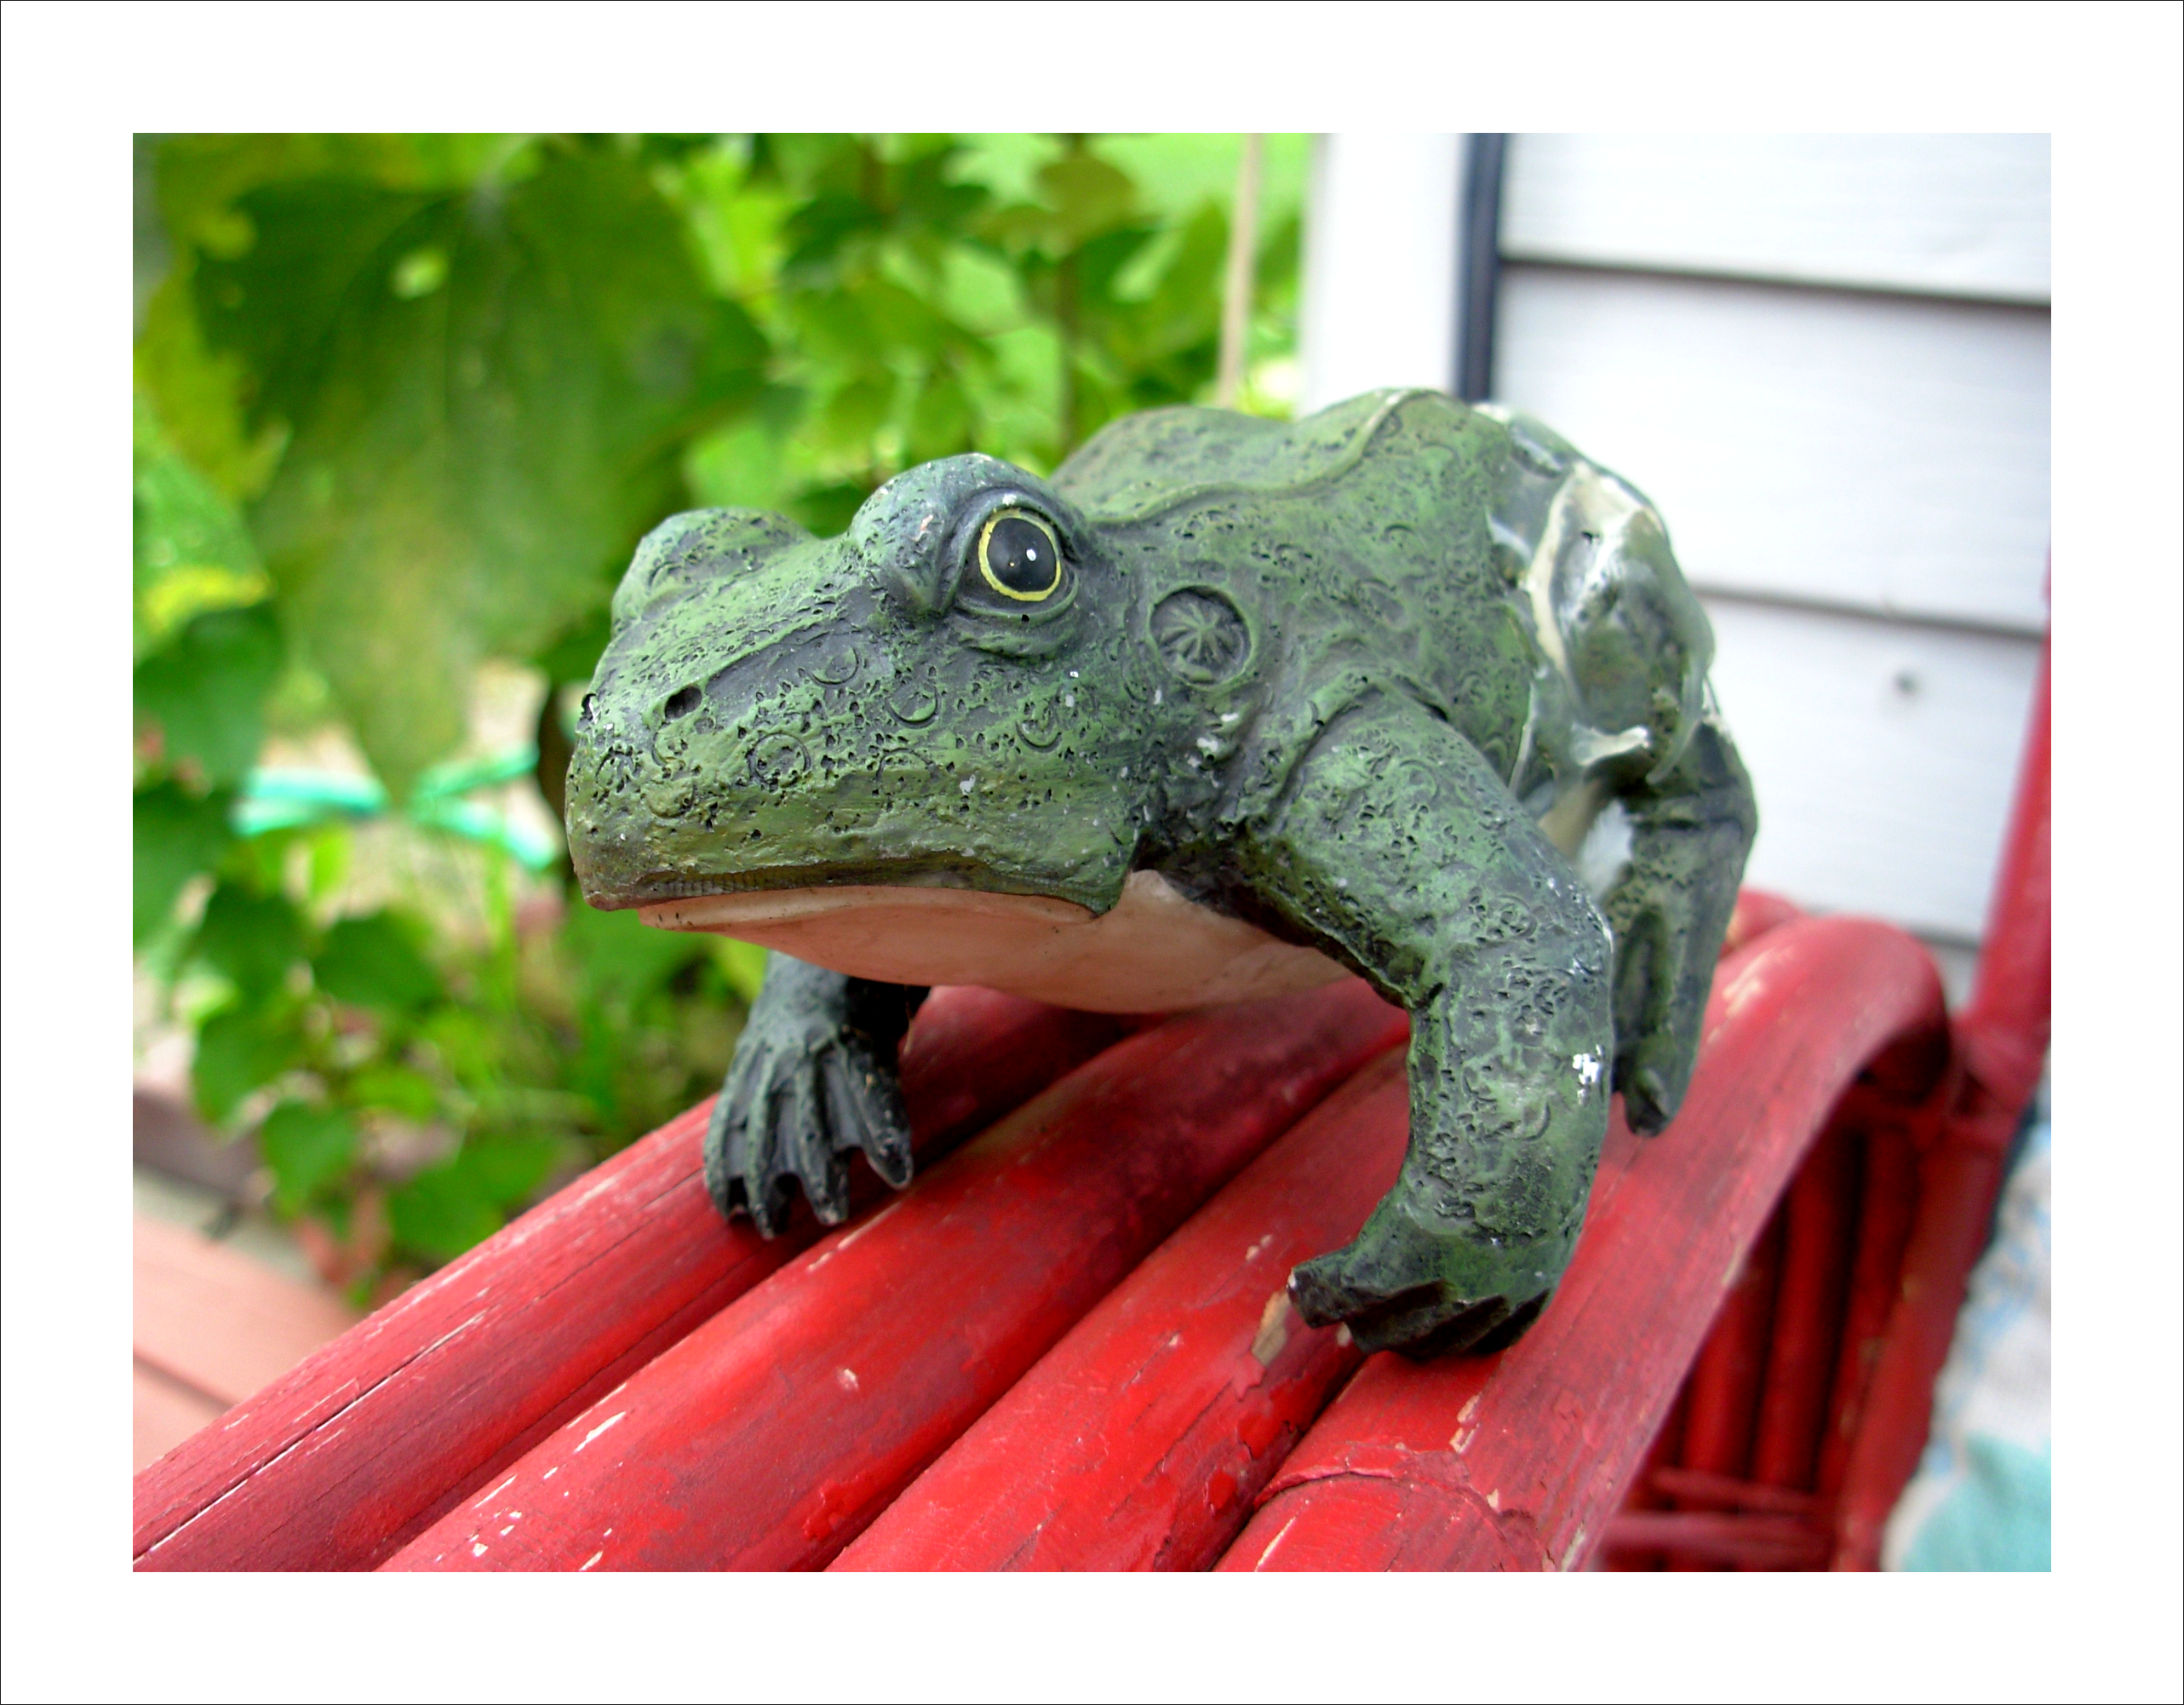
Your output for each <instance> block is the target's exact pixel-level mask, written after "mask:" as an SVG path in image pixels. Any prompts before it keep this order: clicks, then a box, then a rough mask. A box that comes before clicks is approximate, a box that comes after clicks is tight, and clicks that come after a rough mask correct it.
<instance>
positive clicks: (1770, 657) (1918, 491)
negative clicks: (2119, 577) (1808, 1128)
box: [1304, 135, 2049, 984]
mask: <svg viewBox="0 0 2184 1705" xmlns="http://www.w3.org/2000/svg"><path fill="white" fill-rule="evenodd" d="M1403 147H1407V149H1408V151H1409V152H1410V155H1411V156H1412V157H1413V158H1412V164H1410V165H1409V166H1408V167H1407V169H1406V170H1405V171H1404V172H1401V173H1398V172H1395V171H1390V170H1389V169H1386V167H1385V164H1384V160H1383V159H1382V158H1381V157H1385V156H1390V155H1393V154H1394V153H1396V152H1398V150H1399V149H1400V148H1403ZM1459 158H1460V139H1459V138H1456V137H1453V136H1441V137H1410V138H1387V137H1381V138H1376V139H1373V144H1372V146H1371V147H1370V148H1369V149H1367V148H1363V147H1361V146H1358V139H1354V138H1350V137H1330V138H1327V139H1325V141H1324V143H1323V146H1322V152H1321V158H1320V160H1319V162H1318V170H1317V173H1316V189H1317V191H1318V192H1319V193H1320V195H1321V198H1322V203H1321V205H1318V206H1316V207H1315V209H1314V210H1313V214H1312V217H1311V219H1310V221H1309V222H1308V237H1307V242H1308V248H1309V250H1310V251H1311V252H1310V253H1308V262H1307V268H1308V270H1307V301H1306V306H1305V316H1304V340H1305V373H1306V393H1307V394H1306V399H1305V400H1306V402H1307V404H1308V405H1318V404H1320V403H1324V402H1327V401H1333V400H1335V399H1337V398H1338V397H1339V396H1342V395H1346V394H1349V393H1352V392H1354V391H1356V390H1359V389H1363V388H1367V387H1368V386H1369V385H1372V384H1380V383H1401V382H1419V379H1420V377H1421V374H1422V372H1423V366H1422V363H1423V361H1424V359H1430V358H1437V359H1440V360H1441V361H1442V373H1443V376H1442V382H1444V383H1445V382H1446V369H1447V359H1448V356H1447V352H1448V351H1449V350H1450V348H1451V347H1453V344H1452V340H1453V304H1452V305H1451V306H1450V307H1447V308H1446V309H1444V310H1442V312H1440V313H1438V314H1434V315H1429V314H1428V313H1426V312H1425V311H1424V308H1423V307H1418V306H1407V305H1406V303H1405V301H1404V300H1403V298H1402V296H1401V295H1400V294H1399V292H1398V291H1397V290H1396V289H1395V288H1394V287H1393V286H1392V285H1391V284H1390V283H1388V282H1387V281H1385V280H1384V279H1376V278H1375V275H1374V273H1373V271H1372V269H1371V268H1369V267H1361V266H1358V265H1356V264H1350V265H1347V266H1344V265H1341V264H1330V263H1329V261H1328V260H1327V257H1326V256H1325V255H1322V254H1321V253H1319V252H1318V251H1319V250H1321V249H1323V248H1324V247H1325V246H1327V244H1329V243H1330V242H1331V240H1332V239H1333V238H1334V236H1335V235H1336V234H1337V233H1341V232H1346V231H1355V230H1356V229H1357V228H1358V227H1357V225H1356V223H1355V222H1350V223H1347V224H1346V222H1345V218H1344V207H1343V199H1344V197H1345V195H1347V196H1348V197H1349V198H1350V201H1351V203H1352V204H1353V207H1354V208H1356V209H1358V210H1362V209H1363V208H1364V207H1365V206H1366V205H1367V204H1369V208H1370V211H1369V215H1367V223H1369V224H1371V225H1373V226H1377V227H1380V228H1383V229H1385V228H1387V227H1390V226H1391V225H1392V226H1397V227H1404V229H1405V234H1404V235H1403V237H1402V238H1401V239H1399V240H1392V241H1390V242H1388V243H1387V244H1385V247H1386V249H1387V250H1388V252H1390V253H1396V254H1401V253H1408V252H1411V251H1413V250H1415V251H1418V252H1419V253H1424V252H1427V251H1435V252H1438V253H1440V254H1442V255H1447V256H1450V257H1453V255H1454V253H1455V246H1456V241H1457V230H1456V198H1455V197H1454V196H1453V194H1452V195H1447V196H1440V197H1438V198H1436V201H1435V202H1433V203H1423V198H1421V197H1419V195H1418V193H1417V192H1416V191H1415V190H1413V191H1411V192H1410V195H1411V199H1410V200H1409V201H1408V206H1409V207H1410V209H1411V210H1412V212H1411V215H1410V217H1409V219H1408V221H1407V226H1406V224H1405V221H1404V219H1403V215H1402V208H1401V206H1400V205H1399V204H1398V203H1399V201H1400V198H1401V195H1402V191H1401V188H1400V186H1401V185H1402V184H1403V183H1404V182H1405V181H1408V182H1411V183H1413V184H1419V185H1423V184H1424V183H1425V182H1427V181H1431V180H1432V177H1433V172H1432V169H1431V167H1430V165H1429V164H1426V163H1427V162H1429V161H1430V160H1435V159H1438V160H1439V161H1441V162H1442V166H1443V172H1442V176H1443V178H1444V179H1445V178H1446V177H1447V176H1448V175H1452V174H1453V169H1454V164H1455V162H1456V161H1457V160H1458V159H1459ZM2047 170H2048V150H2047V139H2046V138H2045V137H2044V136H2036V137H2021V136H1973V137H1949V136H1938V137H1937V136H1910V137H1902V136H1840V137H1836V136H1774V137H1739V136H1705V137H1677V136H1647V137H1608V136H1532V135H1520V136H1514V137H1511V138H1510V142H1509V147H1508V168H1507V175H1506V178H1505V186H1504V191H1503V202H1502V208H1503V219H1502V237H1501V244H1500V250H1501V255H1502V257H1503V273H1502V289H1501V297H1500V314H1499V328H1498V336H1497V340H1496V344H1497V355H1496V364H1495V382H1494V387H1493V391H1494V394H1495V396H1496V397H1498V398H1499V399H1501V400H1503V401H1505V402H1507V403H1509V404H1510V405H1513V406H1516V407H1518V408H1521V409H1524V410H1528V411H1530V412H1532V413H1533V414H1536V415H1538V416H1539V418H1541V419H1542V420H1544V421H1545V422H1548V423H1549V424H1550V425H1551V426H1552V427H1553V428H1555V429H1556V431H1558V432H1560V433H1563V434H1564V435H1566V436H1567V437H1568V438H1569V439H1571V440H1572V441H1573V442H1574V443H1575V444H1577V445H1579V447H1580V448H1581V449H1583V450H1584V451H1585V452H1586V453H1587V454H1588V455H1590V456H1595V457H1596V458H1598V459H1599V460H1600V461H1601V462H1603V463H1605V464H1606V465H1607V466H1608V467H1610V468H1614V469H1615V470H1616V471H1618V472H1619V473H1620V474H1624V475H1625V477H1627V478H1628V479H1631V481H1632V482H1633V483H1634V484H1636V485H1638V486H1639V487H1640V488H1641V489H1642V490H1643V491H1646V492H1647V493H1648V496H1650V497H1652V498H1653V499H1654V501H1655V502H1657V503H1658V504H1659V507H1660V509H1661V512H1662V514H1664V516H1665V518H1666V520H1667V521H1668V523H1669V525H1670V528H1671V532H1672V533H1673V536H1674V537H1675V541H1676V547H1677V556H1678V558H1679V560H1681V561H1682V564H1683V565H1684V568H1685V571H1686V572H1687V573H1688V575H1689V576H1690V578H1691V580H1692V583H1693V584H1694V586H1695V587H1697V588H1699V589H1700V595H1701V597H1702V599H1703V600H1705V603H1706V605H1707V607H1708V610H1709V611H1710V613H1711V616H1712V618H1713V622H1714V627H1715V634H1716V638H1717V645H1718V651H1717V664H1716V669H1715V680H1716V684H1717V689H1718V691H1719V693H1720V696H1721V699H1722V703H1723V710H1724V712H1725V714H1726V715H1727V718H1728V722H1729V726H1730V727H1731V728H1732V729H1733V730H1734V732H1735V735H1736V738H1737V741H1738V743H1739V745H1740V748H1741V749H1742V750H1743V752H1744V754H1745V759H1746V761H1747V762H1748V763H1749V765H1750V766H1751V771H1752V775H1753V779H1754V783H1755V785H1756V786H1757V789H1758V792H1759V797H1760V810H1761V817H1762V825H1763V826H1762V829H1761V834H1760V839H1759V842H1758V844H1757V847H1755V848H1754V849H1753V854H1752V860H1751V867H1750V872H1749V875H1750V880H1751V881H1753V882H1754V883H1756V884H1758V885H1760V886H1763V887H1771V888H1774V889H1775V890H1777V891H1779V892H1781V893H1786V894H1788V895H1790V896H1791V898H1795V899H1797V900H1798V901H1800V902H1801V903H1803V904H1807V905H1809V906H1813V907H1815V908H1817V909H1820V910H1846V911H1860V912H1866V913H1870V914H1874V915H1877V916H1883V917H1887V918H1889V919H1891V920H1893V921H1897V922H1899V923H1901V924H1904V925H1906V927H1910V928H1912V929H1914V930H1916V931H1917V932H1918V933H1921V934H1922V935H1924V936H1926V937H1927V938H1928V939H1929V940H1932V941H1934V942H1935V943H1936V944H1938V945H1942V946H1944V947H1950V946H1953V947H1955V948H1958V949H1961V948H1963V947H1965V946H1968V945H1969V944H1971V943H1972V942H1974V941H1975V939H1977V937H1978V935H1979V933H1980V931H1981V927H1982V922H1983V919H1984V916H1985V911H1986V901H1987V894H1988V889H1989V887H1990V885H1991V883H1992V878H1993V871H1994V866H1995V862H1996V858H1997V855H1998V852H1999V848H2000V843H2001V838H2002V834H2003V825H2004V823H2005V821H2006V818H2007V815H2008V811H2009V798H2010V788H2011V784H2012V781H2013V778H2014V777H2015V771H2016V766H2017V757H2018V752H2019V749H2020V746H2021V742H2022V739H2023V736H2024V719H2025V715H2026V709H2027V707H2028V703H2029V700H2030V695H2031V691H2032V681H2033V678H2034V673H2035V670H2036V669H2037V666H2038V647H2039V634H2040V633H2041V631H2042V629H2043V627H2044V622H2045V614H2044V610H2045V606H2044V599H2043V595H2042V591H2043V583H2044V575H2045V570H2046V556H2047V542H2048V533H2049V512H2048V446H2049V424H2048V417H2049V376H2048V374H2049V353H2048V351H2049V336H2048V313H2047V307H2046V298H2047V245H2048V236H2047V232H2048V224H2047ZM1327 203H1332V204H1333V205H1332V206H1329V205H1327ZM1354 240H1355V239H1354V238H1350V239H1347V240H1346V242H1345V246H1347V243H1348V241H1354ZM1406 315H1407V319H1406ZM1354 319H1363V320H1365V321H1367V322H1368V323H1369V324H1370V325H1371V327H1372V330H1371V333H1370V336H1369V338H1367V337H1366V336H1362V335H1360V334H1356V333H1349V334H1345V333H1344V332H1343V331H1341V330H1340V328H1343V327H1345V326H1348V325H1350V324H1351V322H1352V321H1353V320H1354ZM1406 325H1407V327H1408V331H1409V342H1408V343H1407V345H1405V344H1404V342H1403V337H1404V327H1405V326H1406ZM1396 347H1409V348H1411V349H1413V350H1415V351H1417V352H1418V355H1417V357H1416V358H1415V359H1413V360H1412V361H1410V362H1409V363H1408V364H1407V365H1404V364H1400V363H1398V362H1396V361H1395V360H1393V359H1388V358H1387V357H1386V356H1385V354H1384V353H1383V354H1382V356H1381V363H1382V365H1383V366H1384V367H1385V368H1386V369H1387V372H1386V376H1372V375H1373V373H1374V372H1375V371H1376V369H1375V368H1374V366H1373V351H1379V352H1387V351H1389V350H1391V349H1393V348H1396ZM1399 368H1400V370H1398V369H1399ZM1946 958H1947V959H1948V960H1949V961H1950V962H1952V963H1951V967H1950V968H1951V969H1952V971H1953V972H1954V973H1956V974H1955V975H1953V976H1952V982H1958V983H1959V984H1960V983H1961V981H1962V976H1963V969H1964V956H1963V954H1962V953H1961V951H1958V952H1951V953H1948V954H1947V955H1946Z"/></svg>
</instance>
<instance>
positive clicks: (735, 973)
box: [713, 935, 766, 1007]
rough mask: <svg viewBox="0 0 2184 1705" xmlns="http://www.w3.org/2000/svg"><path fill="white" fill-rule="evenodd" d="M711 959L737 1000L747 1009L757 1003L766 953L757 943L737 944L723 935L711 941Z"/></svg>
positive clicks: (744, 942)
mask: <svg viewBox="0 0 2184 1705" xmlns="http://www.w3.org/2000/svg"><path fill="white" fill-rule="evenodd" d="M713 957H714V963H716V964H718V965H719V967H720V974H721V975H722V976H723V977H724V978H725V979H727V983H728V986H729V987H730V988H731V990H734V991H735V993H736V996H737V999H739V1000H741V1001H742V1003H743V1004H744V1005H745V1006H747V1007H748V1006H749V1005H750V1004H751V1002H754V1001H755V1000H757V999H758V997H759V987H760V985H761V984H762V983H764V982H765V975H766V950H765V949H764V948H763V947H760V945H759V944H757V943H756V942H753V941H737V940H735V939H732V938H731V937H729V936H725V935H721V936H715V937H714V939H713Z"/></svg>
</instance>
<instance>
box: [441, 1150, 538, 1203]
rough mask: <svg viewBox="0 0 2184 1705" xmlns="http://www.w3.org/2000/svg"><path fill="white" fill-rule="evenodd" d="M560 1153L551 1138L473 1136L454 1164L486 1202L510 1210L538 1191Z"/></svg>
mask: <svg viewBox="0 0 2184 1705" xmlns="http://www.w3.org/2000/svg"><path fill="white" fill-rule="evenodd" d="M560 1153H561V1145H560V1144H559V1143H558V1142H556V1141H555V1140H553V1138H552V1137H543V1136H498V1137H473V1138H472V1139H471V1140H469V1141H467V1142H466V1143H465V1144H464V1145H462V1151H461V1153H460V1154H458V1155H457V1156H456V1158H455V1163H456V1165H457V1166H459V1167H461V1168H465V1169H466V1170H467V1171H468V1172H469V1174H470V1175H471V1176H472V1177H473V1178H474V1179H475V1180H477V1182H478V1187H479V1190H481V1191H484V1194H485V1196H486V1197H487V1198H488V1199H489V1200H490V1201H492V1202H494V1203H498V1204H499V1205H501V1206H502V1207H513V1206H514V1205H515V1204H516V1203H520V1202H524V1201H525V1200H527V1199H528V1198H529V1197H530V1193H531V1192H532V1191H535V1190H536V1189H537V1188H538V1186H539V1185H540V1184H541V1183H542V1182H543V1181H544V1180H545V1178H546V1175H547V1173H549V1172H551V1171H553V1162H555V1160H556V1159H558V1158H559V1156H560Z"/></svg>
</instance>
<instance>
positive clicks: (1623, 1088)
mask: <svg viewBox="0 0 2184 1705" xmlns="http://www.w3.org/2000/svg"><path fill="white" fill-rule="evenodd" d="M1690 1076H1691V1062H1690V1060H1689V1059H1688V1057H1687V1051H1686V1050H1683V1049H1682V1048H1679V1047H1678V1046H1677V1042H1676V1040H1675V1038H1674V1037H1672V1036H1664V1035H1654V1036H1644V1037H1642V1038H1640V1040H1639V1041H1638V1042H1637V1044H1636V1045H1635V1046H1634V1047H1632V1048H1628V1049H1626V1050H1625V1051H1624V1052H1623V1053H1619V1055H1618V1056H1617V1058H1616V1061H1615V1088H1616V1089H1617V1091H1618V1092H1619V1094H1621V1095H1622V1097H1623V1118H1624V1122H1625V1123H1626V1124H1628V1125H1629V1126H1630V1128H1631V1129H1632V1130H1633V1131H1635V1132H1637V1134H1638V1135H1640V1136H1642V1137H1650V1136H1654V1135H1656V1134H1659V1132H1661V1131H1662V1130H1665V1128H1667V1126H1668V1122H1669V1121H1670V1120H1671V1119H1673V1118H1674V1117H1676V1114H1677V1109H1678V1108H1679V1107H1681V1106H1682V1105H1683V1091H1684V1088H1685V1087H1686V1085H1687V1084H1688V1082H1689V1080H1690Z"/></svg>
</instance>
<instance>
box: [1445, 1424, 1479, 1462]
mask: <svg viewBox="0 0 2184 1705" xmlns="http://www.w3.org/2000/svg"><path fill="white" fill-rule="evenodd" d="M1478 1436H1479V1429H1478V1428H1477V1427H1458V1428H1457V1429H1456V1431H1455V1432H1453V1433H1451V1434H1450V1435H1449V1438H1448V1448H1449V1449H1450V1450H1453V1451H1454V1452H1455V1453H1456V1454H1457V1455H1459V1456H1461V1455H1463V1454H1464V1453H1465V1451H1466V1450H1470V1448H1471V1441H1472V1440H1473V1439H1475V1438H1477V1437H1478Z"/></svg>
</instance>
